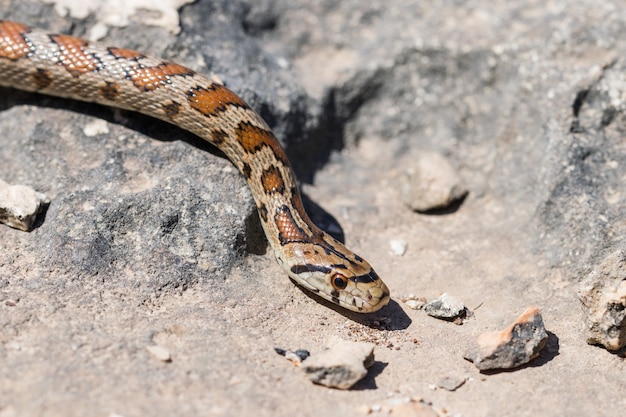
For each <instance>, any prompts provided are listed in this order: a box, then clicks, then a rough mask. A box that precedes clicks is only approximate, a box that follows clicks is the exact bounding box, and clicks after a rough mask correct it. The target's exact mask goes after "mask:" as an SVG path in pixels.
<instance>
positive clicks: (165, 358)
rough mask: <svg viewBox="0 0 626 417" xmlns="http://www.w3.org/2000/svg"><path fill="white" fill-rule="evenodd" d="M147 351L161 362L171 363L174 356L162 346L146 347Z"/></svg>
mask: <svg viewBox="0 0 626 417" xmlns="http://www.w3.org/2000/svg"><path fill="white" fill-rule="evenodd" d="M146 350H147V351H148V352H150V354H151V355H152V356H154V357H155V358H157V359H158V360H160V361H161V362H171V361H172V354H171V353H170V351H169V350H167V349H165V348H164V347H162V346H158V345H150V346H147V347H146Z"/></svg>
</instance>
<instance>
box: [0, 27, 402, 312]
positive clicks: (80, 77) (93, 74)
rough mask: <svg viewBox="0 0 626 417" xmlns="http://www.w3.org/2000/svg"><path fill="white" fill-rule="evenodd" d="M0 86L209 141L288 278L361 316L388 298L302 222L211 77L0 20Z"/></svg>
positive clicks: (277, 167)
mask: <svg viewBox="0 0 626 417" xmlns="http://www.w3.org/2000/svg"><path fill="white" fill-rule="evenodd" d="M0 85H1V86H4V87H9V88H15V89H19V90H25V91H30V92H37V93H41V94H47V95H51V96H57V97H62V98H67V99H73V100H80V101H85V102H92V103H98V104H101V105H105V106H111V107H116V108H120V109H124V110H130V111H135V112H139V113H142V114H145V115H147V116H150V117H154V118H157V119H160V120H163V121H166V122H168V123H171V124H174V125H176V126H178V127H180V128H182V129H185V130H187V131H189V132H191V133H193V134H195V135H197V136H199V137H200V138H202V139H204V140H206V141H208V142H209V143H211V144H212V145H214V146H216V147H217V148H218V149H219V150H220V151H222V152H223V153H224V154H225V155H226V157H227V158H228V159H229V160H230V161H231V163H232V164H234V165H235V166H236V167H237V169H238V170H239V172H240V173H241V174H242V175H243V176H244V178H245V180H246V182H247V184H248V186H249V188H250V191H251V193H252V196H253V198H254V201H255V204H256V207H257V211H258V213H259V218H260V221H261V224H262V226H263V230H264V232H265V235H266V236H267V240H268V242H269V243H270V246H271V247H272V250H273V251H274V255H275V257H276V260H277V262H278V264H279V265H280V267H281V268H282V270H284V271H285V272H286V273H287V275H288V276H289V277H290V278H291V279H292V280H293V281H294V282H295V283H296V284H298V285H299V286H301V287H302V288H305V289H307V290H309V291H311V292H312V293H314V294H317V295H318V296H320V297H322V298H324V299H326V300H328V301H330V302H331V303H332V305H337V306H340V307H342V308H344V309H347V310H351V311H356V312H361V313H371V312H374V311H377V310H379V309H380V308H382V307H383V306H385V305H386V304H387V303H388V302H389V299H390V293H389V289H388V287H387V286H386V285H385V283H384V282H383V281H382V280H381V278H380V277H379V276H378V274H377V273H376V272H375V271H374V269H373V268H372V266H371V265H370V264H369V263H368V262H367V261H366V260H365V259H363V258H362V257H360V256H359V255H357V254H355V253H354V252H352V251H351V250H349V249H348V248H346V246H345V245H344V244H342V243H341V242H339V241H338V240H336V239H335V238H333V237H332V236H330V235H329V234H328V233H326V232H324V231H323V230H321V229H320V228H318V227H317V226H316V225H315V224H314V223H313V222H312V221H311V219H310V218H309V216H308V215H307V213H306V211H305V209H304V207H303V204H302V198H301V196H300V192H299V191H298V185H297V182H296V177H295V174H294V172H293V169H292V168H291V164H290V162H289V159H288V158H287V154H286V153H285V151H284V149H283V148H282V146H281V144H280V142H279V140H278V139H277V138H276V136H275V135H274V134H273V133H272V130H271V129H270V127H269V126H268V124H267V123H266V122H265V121H264V120H263V119H262V118H261V116H259V115H258V114H257V113H256V112H255V111H254V110H253V109H252V108H251V107H250V106H249V105H248V104H247V103H246V102H245V101H244V100H243V99H241V98H240V97H239V96H237V95H236V94H235V93H234V92H232V91H231V90H229V89H228V88H227V87H226V86H225V85H224V83H223V82H221V81H220V80H217V79H216V77H212V78H209V77H206V76H203V75H201V74H199V73H197V72H196V71H194V70H191V69H189V68H187V67H185V66H183V65H179V64H176V63H174V62H170V61H166V60H162V59H158V58H153V57H150V56H147V55H145V54H143V53H140V52H137V51H134V50H130V49H125V48H115V47H106V46H103V45H100V44H98V43H96V42H91V41H88V40H85V39H81V38H78V37H74V36H71V35H67V34H61V33H50V32H48V31H46V30H42V29H37V28H34V27H30V26H29V25H26V24H23V23H19V22H14V21H9V20H0Z"/></svg>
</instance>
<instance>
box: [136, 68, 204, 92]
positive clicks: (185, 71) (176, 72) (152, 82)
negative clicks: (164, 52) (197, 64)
mask: <svg viewBox="0 0 626 417" xmlns="http://www.w3.org/2000/svg"><path fill="white" fill-rule="evenodd" d="M194 74H195V72H194V71H193V70H190V69H189V68H187V67H184V66H182V65H178V64H174V63H172V62H164V63H162V64H159V65H157V66H155V67H145V68H139V69H136V70H133V71H130V72H129V73H128V77H129V78H130V79H131V81H132V82H133V84H135V87H137V88H139V89H140V90H144V91H152V90H156V89H157V88H159V87H161V86H163V85H165V84H169V83H170V78H171V77H175V76H181V77H185V76H192V75H194Z"/></svg>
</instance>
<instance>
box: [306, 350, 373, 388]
mask: <svg viewBox="0 0 626 417" xmlns="http://www.w3.org/2000/svg"><path fill="white" fill-rule="evenodd" d="M373 364H374V344H373V343H365V342H349V341H345V340H335V341H333V342H332V347H330V348H329V349H326V350H324V351H322V352H320V353H317V354H314V355H311V356H310V357H308V358H307V359H306V360H305V361H303V362H302V369H303V370H304V372H305V373H306V374H307V376H308V377H309V379H310V380H311V381H313V383H315V384H320V385H325V386H327V387H331V388H339V389H348V388H350V387H352V386H353V385H354V384H356V383H357V382H358V381H360V380H361V379H363V377H365V375H367V368H369V367H370V366H372V365H373Z"/></svg>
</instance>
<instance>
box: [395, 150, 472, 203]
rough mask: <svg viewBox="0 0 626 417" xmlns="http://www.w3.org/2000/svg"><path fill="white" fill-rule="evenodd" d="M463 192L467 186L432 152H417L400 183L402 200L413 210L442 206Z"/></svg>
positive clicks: (460, 196) (444, 159)
mask: <svg viewBox="0 0 626 417" xmlns="http://www.w3.org/2000/svg"><path fill="white" fill-rule="evenodd" d="M466 194H467V188H465V187H464V186H463V184H462V182H461V179H460V178H459V176H458V174H457V173H456V171H455V170H454V168H453V167H452V165H450V162H448V160H447V159H446V158H444V157H443V155H440V154H438V153H435V152H425V154H424V155H420V156H419V157H418V159H417V161H415V165H414V166H413V167H410V168H408V169H407V170H406V172H405V176H404V179H403V182H402V198H403V200H404V203H405V204H406V205H407V206H409V207H410V208H411V209H412V210H415V211H421V212H425V211H429V210H435V209H443V208H446V207H448V206H450V205H451V204H452V203H454V202H456V201H458V200H460V199H461V198H463V197H465V195H466Z"/></svg>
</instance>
